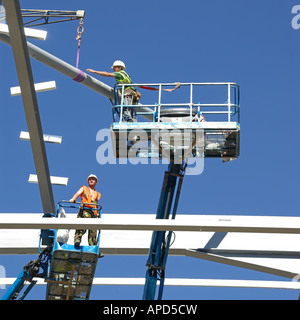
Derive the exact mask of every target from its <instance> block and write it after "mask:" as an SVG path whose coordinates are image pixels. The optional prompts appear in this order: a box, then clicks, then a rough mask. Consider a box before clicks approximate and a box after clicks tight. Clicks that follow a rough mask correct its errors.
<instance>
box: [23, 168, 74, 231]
mask: <svg viewBox="0 0 300 320" xmlns="http://www.w3.org/2000/svg"><path fill="white" fill-rule="evenodd" d="M68 180H69V178H66V177H55V176H50V181H51V184H55V185H58V186H66V185H67V184H68ZM28 182H29V183H38V177H37V175H36V174H30V175H29V178H28ZM41 219H45V218H41ZM42 221H43V220H42ZM29 229H33V228H29ZM38 229H39V228H38Z"/></svg>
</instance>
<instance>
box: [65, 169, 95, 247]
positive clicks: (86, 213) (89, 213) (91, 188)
mask: <svg viewBox="0 0 300 320" xmlns="http://www.w3.org/2000/svg"><path fill="white" fill-rule="evenodd" d="M87 181H88V187H86V186H82V187H81V188H80V189H79V190H78V191H77V192H76V193H75V194H74V196H73V197H72V199H70V202H75V201H76V199H77V198H78V197H79V196H80V197H81V203H82V204H84V203H95V204H96V203H98V201H99V200H100V198H101V193H99V192H98V191H96V190H95V187H96V184H97V182H98V178H97V176H96V175H94V174H90V175H89V176H88V178H87ZM89 208H91V209H89ZM94 208H95V206H93V205H91V204H89V205H85V206H83V208H82V209H80V210H79V213H78V216H77V218H97V217H98V216H99V213H98V211H97V210H95V209H94ZM85 232H86V230H76V232H75V236H74V246H75V247H79V245H80V242H81V238H82V236H83V235H84V234H85ZM88 242H89V245H90V246H94V245H96V244H97V231H96V230H89V233H88Z"/></svg>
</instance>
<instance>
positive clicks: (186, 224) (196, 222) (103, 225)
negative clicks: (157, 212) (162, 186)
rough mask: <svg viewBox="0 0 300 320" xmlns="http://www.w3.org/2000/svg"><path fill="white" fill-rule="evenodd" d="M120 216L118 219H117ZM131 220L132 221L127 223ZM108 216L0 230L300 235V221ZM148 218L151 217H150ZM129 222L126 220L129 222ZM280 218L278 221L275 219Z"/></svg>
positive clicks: (8, 218)
mask: <svg viewBox="0 0 300 320" xmlns="http://www.w3.org/2000/svg"><path fill="white" fill-rule="evenodd" d="M116 216H118V219H116V218H115V217H116ZM128 216H130V220H128ZM134 216H135V215H121V214H120V215H117V214H111V215H106V217H105V216H104V217H103V218H101V219H77V218H76V217H75V216H74V215H69V217H68V218H67V219H50V220H49V219H47V218H43V217H41V216H38V214H37V215H35V216H33V215H30V214H25V213H24V214H13V213H10V214H0V229H78V227H79V226H82V228H85V229H91V230H99V229H101V230H137V231H142V230H144V231H147V230H148V231H188V232H191V231H193V232H200V231H201V232H238V233H278V234H300V218H297V217H290V218H289V217H286V218H282V219H278V218H279V217H265V218H266V219H259V218H258V219H255V217H251V218H252V219H251V218H249V219H238V218H237V219H236V220H235V219H234V218H232V220H231V219H222V218H218V217H220V216H218V217H217V218H214V219H213V216H211V217H212V218H211V219H207V218H205V217H207V216H204V217H203V216H194V219H192V218H190V219H188V217H191V216H186V217H187V218H186V219H184V215H181V217H180V218H179V219H176V220H174V219H172V220H171V219H155V218H154V217H153V216H152V218H150V217H148V219H146V218H145V217H146V216H147V215H136V216H135V217H134ZM148 216H149V215H148ZM126 218H127V219H126ZM269 218H270V219H269ZM276 218H277V219H276Z"/></svg>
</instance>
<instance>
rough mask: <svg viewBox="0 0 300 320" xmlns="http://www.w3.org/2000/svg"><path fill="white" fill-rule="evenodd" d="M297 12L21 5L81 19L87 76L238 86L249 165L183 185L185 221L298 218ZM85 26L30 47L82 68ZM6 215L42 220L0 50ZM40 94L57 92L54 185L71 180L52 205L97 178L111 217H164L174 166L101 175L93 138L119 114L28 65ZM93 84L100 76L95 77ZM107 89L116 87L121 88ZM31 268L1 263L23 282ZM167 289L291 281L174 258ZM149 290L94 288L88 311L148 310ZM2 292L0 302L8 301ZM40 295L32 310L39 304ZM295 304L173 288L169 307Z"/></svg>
mask: <svg viewBox="0 0 300 320" xmlns="http://www.w3.org/2000/svg"><path fill="white" fill-rule="evenodd" d="M297 4H300V1H299V2H298V3H297V1H295V0H293V1H290V0H289V1H276V2H275V1H271V0H264V1H261V0H253V1H246V2H245V1H239V0H227V1H223V0H213V1H202V0H197V1H196V0H187V1H184V2H183V1H178V0H172V1H171V0H164V1H157V0H153V1H151V2H146V1H138V0H133V1H130V2H129V3H128V2H124V1H120V0H116V1H114V2H110V1H101V2H96V1H86V2H82V1H63V2H62V1H57V0H53V1H49V2H47V3H45V2H43V6H41V2H40V1H37V0H35V1H34V0H27V1H21V6H22V8H24V9H25V8H26V9H32V8H35V9H61V10H79V9H82V10H85V11H86V17H85V20H84V27H85V30H84V33H83V35H82V48H81V54H80V64H79V67H80V69H82V70H85V69H87V68H92V69H96V70H107V71H109V70H110V68H109V67H110V66H111V64H112V62H113V61H114V60H117V59H121V60H123V61H124V62H125V63H126V66H127V71H128V73H129V74H130V75H131V77H132V79H133V81H134V82H136V83H137V82H138V83H154V82H155V83H156V82H175V81H181V82H223V81H224V82H227V81H232V82H236V83H238V84H239V85H240V87H241V155H240V157H239V158H238V160H236V161H233V162H231V163H227V164H222V162H221V161H220V160H218V159H206V160H205V167H204V172H203V173H202V174H201V175H199V176H186V177H185V178H184V182H183V189H182V193H181V197H180V203H179V207H178V214H212V215H214V214H216V215H219V214H229V215H267V216H272V215H275V216H298V214H299V201H298V192H299V173H300V172H299V167H298V162H299V156H300V153H299V148H298V136H299V133H298V131H297V128H298V127H299V117H300V109H299V105H298V103H299V84H300V79H299V76H298V75H299V73H300V64H299V54H298V53H299V49H300V41H299V37H300V30H295V29H293V28H292V25H291V21H292V19H293V17H294V16H295V15H294V14H292V13H291V11H292V8H293V6H295V5H297ZM77 26H78V22H77V21H75V22H65V23H60V24H57V25H48V26H43V27H40V29H45V30H47V31H48V37H47V40H46V41H44V42H43V41H38V40H29V41H30V42H32V43H34V44H36V45H37V46H39V47H41V48H42V49H45V50H47V51H48V52H50V53H53V54H54V55H55V56H57V57H59V58H61V59H63V60H65V61H66V62H68V63H70V64H72V65H75V61H76V50H77V42H76V40H75V37H76V29H77ZM0 57H1V59H0V70H1V78H0V94H1V103H0V145H1V150H2V151H1V152H2V156H1V158H0V194H1V201H0V212H1V213H9V212H12V213H19V212H24V213H26V212H28V213H32V212H36V213H39V212H42V206H41V201H40V196H39V190H38V186H37V185H33V184H28V183H27V180H28V176H29V174H30V173H35V168H34V163H33V158H32V153H31V148H30V144H29V143H28V142H25V141H20V140H19V139H18V137H19V133H20V131H21V130H24V131H27V127H26V121H25V116H24V111H23V106H22V100H21V97H11V96H10V90H9V88H10V87H12V86H16V85H18V79H17V74H16V69H15V65H14V60H13V55H12V50H11V48H10V47H9V46H7V45H6V44H4V43H0ZM31 62H32V68H33V73H34V79H35V82H43V81H51V80H55V81H56V85H57V89H56V90H55V91H50V92H44V93H40V94H38V102H39V109H40V114H41V119H42V125H43V131H44V133H48V134H54V135H62V136H63V143H62V144H61V145H47V146H46V148H47V155H48V161H49V167H50V173H51V175H54V176H65V177H69V183H68V186H67V187H61V186H54V187H53V191H54V196H55V201H56V202H58V201H59V200H62V199H69V198H70V197H71V196H72V195H73V194H74V193H75V192H76V191H77V190H78V188H79V187H80V186H81V185H82V184H84V183H85V181H86V177H87V176H88V175H89V174H90V173H91V172H93V173H95V174H97V175H98V177H99V180H100V181H99V184H98V189H99V191H100V192H101V193H102V199H101V200H102V206H103V211H104V212H107V213H124V214H125V213H145V214H147V213H156V209H157V204H158V199H159V195H160V190H161V185H162V180H163V172H164V170H165V169H166V168H167V166H166V165H162V164H160V165H132V164H128V165H109V164H107V165H99V164H98V163H97V161H96V151H97V148H98V147H99V141H96V134H97V132H98V131H99V130H100V129H103V128H109V126H110V124H111V122H112V117H111V104H110V102H109V100H108V99H107V98H105V97H103V96H101V95H99V94H98V93H96V92H94V91H91V90H90V89H88V88H86V87H84V86H82V85H80V84H78V83H75V82H74V81H71V80H70V79H69V78H67V77H65V76H64V75H62V74H60V73H58V72H56V71H55V70H52V69H50V68H49V67H47V66H44V65H43V64H41V63H39V62H37V61H35V60H33V59H32V60H31ZM96 77H97V76H96ZM99 79H100V80H101V81H103V82H105V83H107V84H108V85H110V86H113V84H114V80H113V79H110V78H100V77H99ZM31 259H33V257H32V256H1V257H0V264H1V265H3V266H4V267H5V268H6V275H7V276H8V277H15V276H17V274H18V273H19V272H20V271H21V269H22V267H23V265H24V264H26V263H27V262H28V261H29V260H31ZM145 263H146V257H144V256H143V257H127V256H126V257H124V256H120V257H116V256H106V257H105V258H104V259H102V260H100V261H99V264H98V268H97V273H96V276H99V277H101V276H102V277H144V276H145V272H146V267H145ZM166 276H167V277H170V278H172V277H189V278H216V279H219V278H225V279H258V280H259V279H264V280H283V279H282V278H278V277H275V276H271V275H267V274H262V273H258V272H254V271H249V270H243V269H239V268H235V267H230V266H226V265H221V264H216V263H210V262H205V261H202V260H196V259H192V258H178V257H169V258H168V263H167V271H166ZM142 292H143V288H142V287H100V286H98V287H94V288H93V289H92V294H91V299H122V298H123V299H124V298H127V299H141V297H142ZM3 293H4V290H0V297H1V296H2V294H3ZM44 296H45V287H44V286H42V287H36V288H34V289H33V290H32V292H31V294H30V296H28V299H43V298H44ZM297 297H298V292H295V291H287V290H286V291H285V290H267V289H260V290H257V289H226V288H222V289H221V288H169V287H166V288H165V291H164V299H183V298H185V299H225V298H226V299H297Z"/></svg>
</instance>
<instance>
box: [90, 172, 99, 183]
mask: <svg viewBox="0 0 300 320" xmlns="http://www.w3.org/2000/svg"><path fill="white" fill-rule="evenodd" d="M90 178H95V179H96V180H97V182H98V178H97V176H96V175H94V174H90V175H89V176H88V178H87V180H88V181H89V179H90Z"/></svg>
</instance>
